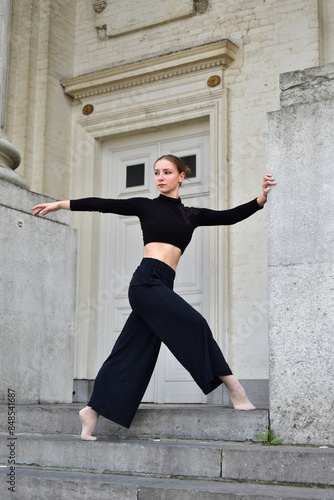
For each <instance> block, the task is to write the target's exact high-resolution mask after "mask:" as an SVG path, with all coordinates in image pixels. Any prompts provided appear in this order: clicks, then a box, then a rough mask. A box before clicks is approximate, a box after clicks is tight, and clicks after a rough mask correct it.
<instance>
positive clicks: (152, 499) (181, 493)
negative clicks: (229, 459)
mask: <svg viewBox="0 0 334 500" xmlns="http://www.w3.org/2000/svg"><path fill="white" fill-rule="evenodd" d="M5 475H6V469H0V477H1V476H2V477H1V480H2V481H1V482H2V494H1V499H2V500H23V499H24V500H45V499H46V498H49V499H54V500H88V499H89V500H223V499H225V500H274V499H275V500H278V499H281V500H300V499H305V500H333V499H334V489H324V488H304V487H303V488H301V487H296V486H280V485H266V484H249V483H241V484H238V483H230V482H223V481H198V480H189V479H187V480H179V479H157V478H149V477H146V478H144V477H133V476H122V475H113V474H92V473H87V472H63V471H50V470H39V469H31V468H27V469H22V468H17V469H16V473H15V476H16V477H15V481H14V483H15V492H10V491H8V490H7V488H6V487H5V484H6V480H5V477H4V476H5Z"/></svg>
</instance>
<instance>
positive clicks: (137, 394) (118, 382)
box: [88, 258, 232, 427]
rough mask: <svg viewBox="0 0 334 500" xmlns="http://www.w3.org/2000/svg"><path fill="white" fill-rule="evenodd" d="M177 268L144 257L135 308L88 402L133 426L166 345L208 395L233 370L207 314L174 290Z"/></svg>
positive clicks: (134, 288)
mask: <svg viewBox="0 0 334 500" xmlns="http://www.w3.org/2000/svg"><path fill="white" fill-rule="evenodd" d="M174 278H175V271H174V270H173V269H172V268H171V267H169V266H168V265H167V264H165V263H164V262H161V261H159V260H156V259H151V258H144V259H143V260H142V262H141V264H140V266H139V267H138V268H137V269H136V271H135V273H134V275H133V277H132V280H131V282H130V287H129V301H130V305H131V307H132V312H131V314H130V316H129V318H128V319H127V321H126V323H125V325H124V328H123V330H122V332H121V334H120V336H119V337H118V339H117V341H116V343H115V345H114V347H113V350H112V352H111V354H110V356H109V357H108V358H107V359H106V361H105V362H104V364H103V365H102V367H101V369H100V371H99V373H98V374H97V377H96V379H95V384H94V389H93V393H92V396H91V399H90V401H89V403H88V406H91V407H92V408H93V409H94V410H95V411H96V412H97V413H99V414H100V415H102V416H104V417H106V418H108V419H109V420H112V421H113V422H116V423H118V424H120V425H122V426H124V427H130V425H131V422H132V420H133V417H134V415H135V413H136V411H137V409H138V406H139V404H140V402H141V400H142V398H143V395H144V393H145V391H146V388H147V385H148V383H149V381H150V378H151V376H152V372H153V369H154V367H155V364H156V360H157V357H158V354H159V350H160V345H161V342H163V343H164V344H166V346H167V347H168V348H169V350H170V351H171V352H172V353H173V354H174V356H175V357H176V358H177V359H178V361H179V362H180V363H181V364H182V365H183V366H184V368H185V369H186V370H188V372H189V373H190V374H191V376H192V377H193V379H194V380H195V382H196V383H197V384H198V386H199V387H200V388H201V389H202V391H203V392H204V394H208V393H209V392H211V391H212V390H213V389H215V388H216V387H218V386H219V385H220V384H221V383H222V381H221V379H220V378H219V376H222V375H231V374H232V372H231V370H230V367H229V366H228V364H227V362H226V361H225V358H224V356H223V354H222V352H221V350H220V349H219V347H218V345H217V343H216V341H215V340H214V338H213V336H212V333H211V330H210V328H209V326H208V324H207V322H206V320H205V319H204V318H203V316H202V315H201V314H200V313H199V312H198V311H196V309H194V308H193V307H192V306H190V305H189V304H188V303H187V302H186V301H185V300H183V299H182V297H180V296H179V295H177V294H176V293H175V292H174V291H173V283H174Z"/></svg>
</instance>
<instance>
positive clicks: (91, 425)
mask: <svg viewBox="0 0 334 500" xmlns="http://www.w3.org/2000/svg"><path fill="white" fill-rule="evenodd" d="M79 417H80V420H81V424H82V432H81V436H80V437H81V439H82V440H83V441H96V437H95V436H92V432H94V429H95V427H96V424H97V421H98V418H99V414H98V413H96V411H95V410H93V408H91V407H90V406H85V408H82V410H80V411H79Z"/></svg>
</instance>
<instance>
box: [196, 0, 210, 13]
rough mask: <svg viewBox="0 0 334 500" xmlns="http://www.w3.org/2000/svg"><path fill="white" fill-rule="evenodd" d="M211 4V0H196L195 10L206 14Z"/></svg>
mask: <svg viewBox="0 0 334 500" xmlns="http://www.w3.org/2000/svg"><path fill="white" fill-rule="evenodd" d="M208 6H209V0H194V10H195V12H197V13H198V14H204V12H205V11H206V10H207V8H208Z"/></svg>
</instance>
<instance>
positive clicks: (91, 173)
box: [62, 40, 237, 379]
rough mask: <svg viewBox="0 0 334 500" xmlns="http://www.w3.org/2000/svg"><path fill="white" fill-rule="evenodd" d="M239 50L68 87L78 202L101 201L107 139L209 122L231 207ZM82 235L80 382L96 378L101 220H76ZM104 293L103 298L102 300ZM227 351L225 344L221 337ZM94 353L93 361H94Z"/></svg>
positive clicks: (175, 59) (219, 244)
mask: <svg viewBox="0 0 334 500" xmlns="http://www.w3.org/2000/svg"><path fill="white" fill-rule="evenodd" d="M236 51H237V47H236V46H235V45H234V44H233V43H232V42H230V41H229V40H222V41H218V42H214V43H210V44H206V45H200V46H197V47H191V48H188V49H184V50H180V51H179V52H174V53H171V54H165V55H161V56H157V57H153V58H149V59H143V60H141V61H137V62H132V63H128V64H123V65H114V66H112V67H111V68H108V69H103V70H99V71H95V72H93V73H87V74H84V75H80V76H77V77H74V78H71V79H68V80H66V81H63V82H62V85H63V87H64V89H65V92H66V94H68V95H70V96H72V97H73V98H74V100H75V102H76V103H77V107H76V108H74V110H75V111H74V134H73V164H72V189H71V196H72V197H83V196H92V195H95V196H99V194H100V188H101V186H100V171H101V144H102V141H103V140H105V139H106V138H111V137H113V138H117V137H122V136H124V135H135V134H137V133H139V131H140V132H141V133H142V132H143V131H155V130H163V129H164V128H167V127H168V128H172V127H174V126H176V125H179V124H182V123H187V122H188V123H189V122H194V121H200V120H207V119H209V129H210V158H211V164H210V167H209V168H210V205H211V207H212V208H217V209H223V208H225V207H226V189H227V163H226V157H227V153H226V149H227V145H226V121H227V119H226V118H227V117H226V114H227V107H226V99H227V95H226V94H227V91H226V89H225V88H224V70H225V69H226V68H227V67H228V66H229V65H230V64H231V63H232V62H233V61H234V55H235V53H236ZM73 223H74V225H75V227H77V228H78V230H79V255H78V261H79V268H78V282H79V287H78V297H77V329H78V330H77V331H80V337H78V338H77V346H76V378H78V379H87V378H88V379H89V378H93V377H94V376H95V373H96V369H97V366H95V365H96V363H95V356H96V351H95V349H96V348H95V345H96V339H95V338H94V339H93V338H92V332H94V331H96V330H97V328H96V324H95V325H94V321H95V320H96V314H95V313H96V311H97V309H98V307H99V300H100V299H99V297H101V292H102V291H101V290H98V281H97V279H96V280H95V279H94V275H95V276H98V272H97V267H98V257H99V253H98V248H96V244H95V242H96V241H98V231H99V229H98V219H95V216H94V214H85V217H84V219H83V218H82V216H80V215H79V214H73ZM212 235H213V236H214V242H215V244H214V245H212V250H211V253H212V255H211V256H210V258H211V262H215V263H216V268H215V269H214V270H213V276H212V280H211V282H212V292H214V293H212V298H213V300H212V305H211V314H210V315H211V324H212V327H213V329H215V331H217V332H218V331H219V332H226V331H227V318H226V315H225V314H222V311H223V309H224V308H223V307H222V304H223V303H224V301H225V293H226V292H225V290H226V275H225V269H226V262H225V259H226V251H225V245H226V242H225V237H224V231H223V230H221V229H220V228H215V229H212ZM99 294H100V295H99ZM219 342H220V344H221V346H222V348H223V349H224V350H225V352H226V349H227V343H226V339H225V338H220V339H219ZM88 353H90V356H91V357H90V358H88Z"/></svg>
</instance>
